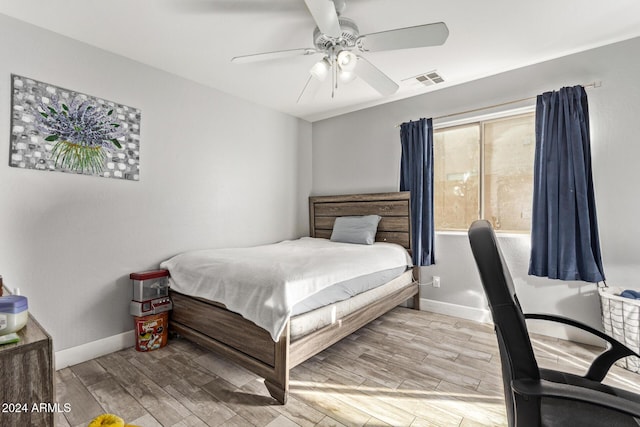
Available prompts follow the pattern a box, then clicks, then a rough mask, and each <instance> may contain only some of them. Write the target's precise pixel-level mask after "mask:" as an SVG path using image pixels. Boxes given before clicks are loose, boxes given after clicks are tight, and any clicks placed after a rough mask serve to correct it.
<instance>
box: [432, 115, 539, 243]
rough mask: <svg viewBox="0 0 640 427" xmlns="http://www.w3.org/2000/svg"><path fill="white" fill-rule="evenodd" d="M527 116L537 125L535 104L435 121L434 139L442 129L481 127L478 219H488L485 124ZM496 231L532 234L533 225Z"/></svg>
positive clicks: (446, 232)
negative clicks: (439, 121) (518, 229)
mask: <svg viewBox="0 0 640 427" xmlns="http://www.w3.org/2000/svg"><path fill="white" fill-rule="evenodd" d="M525 116H533V119H534V127H535V105H530V106H526V107H522V108H516V109H511V110H506V111H501V112H496V113H489V114H484V115H481V116H471V117H467V118H463V119H459V120H452V121H446V122H441V123H434V125H433V133H434V139H435V133H436V132H437V131H440V130H446V129H455V128H458V127H464V126H469V125H472V124H477V125H478V127H479V129H478V135H479V138H478V145H479V150H478V156H479V158H480V162H479V165H478V211H477V212H476V215H477V219H486V218H485V217H484V213H485V206H486V203H485V186H486V183H485V125H486V124H487V123H495V122H499V121H503V120H509V119H514V118H517V117H525ZM534 132H535V129H534ZM532 161H534V159H532ZM532 191H533V190H532ZM434 222H435V221H434ZM495 231H496V233H500V234H502V235H516V236H522V235H528V234H531V227H529V229H528V230H526V231H525V230H522V231H517V230H507V231H501V230H495ZM435 232H436V233H442V234H459V233H466V230H464V229H454V228H451V229H438V228H436V229H435Z"/></svg>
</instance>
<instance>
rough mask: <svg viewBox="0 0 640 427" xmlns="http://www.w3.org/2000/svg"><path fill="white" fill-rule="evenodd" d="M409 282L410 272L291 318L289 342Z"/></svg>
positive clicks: (411, 278)
mask: <svg viewBox="0 0 640 427" xmlns="http://www.w3.org/2000/svg"><path fill="white" fill-rule="evenodd" d="M411 282H413V276H412V272H411V270H408V271H406V272H405V273H403V274H402V275H400V276H399V277H397V278H395V279H393V280H392V281H390V282H388V283H386V284H384V285H381V286H378V287H376V288H374V289H371V290H369V291H366V292H363V293H361V294H358V295H356V296H354V297H352V298H349V299H346V300H343V301H339V302H336V303H334V304H330V305H325V306H324V307H321V308H318V309H316V310H313V311H309V312H306V313H303V314H300V315H298V316H294V317H292V318H291V320H290V326H289V333H290V337H291V340H292V341H294V340H296V339H298V338H302V337H303V336H305V335H307V334H310V333H311V332H314V331H317V330H318V329H321V328H324V327H325V326H328V325H331V324H333V323H335V322H337V321H339V319H341V318H343V317H344V316H347V315H349V314H350V313H352V312H354V311H356V310H358V309H360V308H362V307H365V306H367V305H369V304H371V303H372V302H374V301H378V300H380V299H383V298H384V297H385V296H387V295H389V294H392V293H393V292H395V291H397V290H399V289H402V288H404V287H406V286H407V285H409V284H410V283H411Z"/></svg>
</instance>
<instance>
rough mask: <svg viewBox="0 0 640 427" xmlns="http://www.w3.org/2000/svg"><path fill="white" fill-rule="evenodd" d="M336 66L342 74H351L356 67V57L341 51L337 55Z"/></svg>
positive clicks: (351, 53)
mask: <svg viewBox="0 0 640 427" xmlns="http://www.w3.org/2000/svg"><path fill="white" fill-rule="evenodd" d="M337 59H338V66H339V67H340V69H341V70H342V71H344V72H347V73H351V72H353V70H355V69H356V65H358V57H357V56H356V55H355V54H354V53H353V52H351V51H348V50H343V51H340V53H338V58H337Z"/></svg>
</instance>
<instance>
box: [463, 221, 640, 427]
mask: <svg viewBox="0 0 640 427" xmlns="http://www.w3.org/2000/svg"><path fill="white" fill-rule="evenodd" d="M469 241H470V243H471V250H472V252H473V256H474V258H475V260H476V264H477V265H478V271H479V272H480V278H481V281H482V286H483V287H484V290H485V293H486V295H487V299H488V301H489V307H490V309H491V314H492V315H493V323H494V325H495V331H496V336H497V338H498V347H499V349H500V360H501V363H502V378H503V384H504V396H505V401H506V406H507V419H508V421H509V426H516V427H523V426H571V427H585V426H606V427H610V426H634V427H638V426H640V395H638V394H634V393H631V392H629V391H625V390H621V389H618V388H614V387H610V386H607V385H604V384H602V383H601V381H602V380H603V379H604V377H605V376H606V375H607V372H608V371H609V369H610V368H611V365H613V363H615V361H616V360H618V359H621V358H623V357H626V356H636V357H640V356H638V354H636V353H634V352H633V351H632V350H630V349H628V348H627V347H625V346H624V345H622V344H621V343H619V342H618V341H616V340H614V339H613V338H611V337H609V336H608V335H605V334H603V333H602V332H600V331H598V330H596V329H594V328H591V327H589V326H587V325H584V324H582V323H580V322H577V321H574V320H571V319H568V318H564V317H560V316H553V315H547V314H523V312H522V308H521V307H520V303H519V302H518V297H517V296H516V293H515V288H514V286H513V281H512V279H511V274H510V273H509V270H508V268H507V265H506V263H505V262H504V258H503V257H502V253H501V252H500V247H499V246H498V241H497V240H496V236H495V233H494V231H493V228H492V227H491V224H489V222H488V221H485V220H479V221H475V222H474V223H473V224H472V225H471V227H470V228H469ZM525 319H540V320H550V321H554V322H560V323H563V324H567V325H571V326H575V327H577V328H580V329H582V330H584V331H587V332H590V333H592V334H594V335H596V336H598V337H600V338H602V339H604V340H606V341H607V342H608V343H609V345H608V348H607V349H606V350H605V351H604V352H603V353H602V354H600V355H599V356H598V357H596V359H595V360H594V361H593V363H592V364H591V366H590V368H589V370H588V372H587V373H586V375H585V376H583V377H581V376H578V375H573V374H569V373H565V372H559V371H553V370H550V369H541V368H539V367H538V363H537V362H536V359H535V356H534V353H533V348H532V347H531V341H530V339H529V333H528V331H527V325H526V323H525ZM639 378H640V377H639Z"/></svg>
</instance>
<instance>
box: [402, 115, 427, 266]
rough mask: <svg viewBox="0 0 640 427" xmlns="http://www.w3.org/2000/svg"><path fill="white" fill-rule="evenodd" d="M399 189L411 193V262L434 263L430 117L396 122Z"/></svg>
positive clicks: (416, 263) (419, 263) (417, 263)
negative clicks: (400, 148)
mask: <svg viewBox="0 0 640 427" xmlns="http://www.w3.org/2000/svg"><path fill="white" fill-rule="evenodd" d="M400 142H401V144H402V158H401V160H400V191H410V192H411V201H410V204H411V239H412V248H413V254H412V256H413V264H414V265H418V266H419V265H431V264H434V263H435V258H434V255H433V239H434V226H433V126H432V123H431V119H420V120H418V121H416V122H408V123H403V124H402V125H400Z"/></svg>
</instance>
